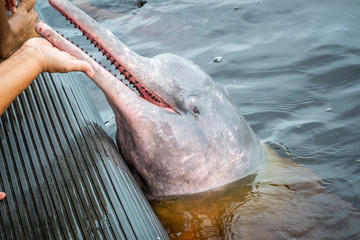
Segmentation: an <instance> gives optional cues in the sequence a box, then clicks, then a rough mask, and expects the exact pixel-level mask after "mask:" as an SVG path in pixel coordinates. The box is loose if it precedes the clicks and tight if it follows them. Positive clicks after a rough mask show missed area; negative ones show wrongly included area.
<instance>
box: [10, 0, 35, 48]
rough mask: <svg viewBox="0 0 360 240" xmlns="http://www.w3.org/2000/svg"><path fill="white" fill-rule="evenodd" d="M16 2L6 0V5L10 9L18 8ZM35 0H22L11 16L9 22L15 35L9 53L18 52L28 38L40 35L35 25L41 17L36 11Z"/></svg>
mask: <svg viewBox="0 0 360 240" xmlns="http://www.w3.org/2000/svg"><path fill="white" fill-rule="evenodd" d="M14 2H16V0H6V4H7V5H6V6H7V7H8V8H10V9H12V8H13V9H16V8H15V7H14V6H16V5H14ZM35 2H36V1H35V0H22V1H21V3H20V6H19V7H18V8H17V9H16V10H15V12H13V14H11V15H10V17H9V24H10V28H11V32H12V35H13V41H12V45H11V46H10V47H9V55H11V54H12V53H14V52H16V51H17V50H18V49H19V48H20V47H21V46H22V45H23V43H24V42H25V41H26V40H28V39H30V38H33V37H39V35H38V34H37V33H36V32H35V25H36V23H37V20H38V18H39V15H38V14H37V13H36V12H35V11H34V6H35ZM10 11H11V10H10Z"/></svg>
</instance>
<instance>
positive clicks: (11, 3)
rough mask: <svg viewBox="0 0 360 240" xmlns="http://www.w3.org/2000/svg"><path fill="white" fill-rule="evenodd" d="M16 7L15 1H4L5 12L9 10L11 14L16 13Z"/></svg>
mask: <svg viewBox="0 0 360 240" xmlns="http://www.w3.org/2000/svg"><path fill="white" fill-rule="evenodd" d="M17 5H18V2H17V0H5V7H6V9H7V10H9V11H10V12H11V13H15V12H16V7H17Z"/></svg>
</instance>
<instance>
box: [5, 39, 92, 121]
mask: <svg viewBox="0 0 360 240" xmlns="http://www.w3.org/2000/svg"><path fill="white" fill-rule="evenodd" d="M69 71H83V72H85V73H86V74H87V75H88V76H89V77H92V76H93V75H94V72H93V69H92V68H91V66H90V65H89V64H88V63H87V62H84V61H81V60H78V59H76V58H74V57H72V56H71V55H70V54H68V53H66V52H62V51H60V50H58V49H57V48H55V47H53V46H52V45H51V43H49V42H48V41H46V40H45V39H41V38H32V39H30V40H28V41H27V42H25V43H24V45H23V46H22V47H21V48H20V49H19V50H18V51H17V52H15V53H14V54H13V55H12V56H11V57H10V58H9V59H7V60H5V61H4V62H2V63H1V64H0V86H1V88H0V116H1V115H2V114H3V113H4V111H5V110H6V108H7V107H8V106H9V105H10V103H11V102H12V101H13V100H14V99H15V98H16V97H17V96H18V95H19V94H20V93H21V92H22V91H23V90H25V89H26V88H27V87H28V86H29V85H30V83H31V82H32V81H33V80H34V79H35V78H36V77H37V76H38V75H39V74H40V73H42V72H61V73H65V72H69Z"/></svg>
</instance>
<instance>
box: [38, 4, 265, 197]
mask: <svg viewBox="0 0 360 240" xmlns="http://www.w3.org/2000/svg"><path fill="white" fill-rule="evenodd" d="M50 3H51V4H52V5H53V6H54V7H55V8H56V9H57V10H58V11H60V12H61V13H63V14H65V15H67V17H68V18H70V19H71V21H73V22H74V23H75V25H80V27H81V29H82V30H83V31H85V32H87V33H89V34H90V35H91V36H92V37H95V38H96V39H97V41H98V43H99V44H100V45H102V46H103V47H104V48H106V51H107V52H108V53H111V59H116V60H117V61H118V62H120V63H121V65H123V66H124V67H125V68H126V69H127V71H129V72H130V73H131V74H132V75H133V76H134V77H135V78H136V79H138V80H139V81H140V82H141V83H142V84H144V85H145V86H146V87H147V88H149V89H150V90H151V91H152V92H154V93H156V94H157V96H159V97H160V98H161V99H162V100H163V102H166V103H167V106H165V107H160V106H157V105H155V104H153V103H151V102H149V101H147V100H145V99H143V98H140V97H138V96H137V95H136V94H134V93H133V92H131V90H129V89H128V88H127V87H126V86H125V85H123V84H122V83H121V82H120V81H119V80H118V79H116V78H114V77H113V76H112V75H111V74H109V73H108V72H107V71H106V70H104V69H103V68H102V67H101V66H100V65H98V64H97V63H96V62H94V61H93V60H92V59H91V58H89V57H88V56H87V55H86V54H84V53H83V52H81V51H80V50H79V49H77V48H76V47H75V46H73V45H72V44H70V43H68V42H66V40H64V39H61V37H59V36H58V35H56V33H54V32H52V31H51V29H50V28H49V27H48V26H46V25H45V24H43V23H40V24H38V26H37V31H38V32H39V34H41V35H42V36H44V37H46V38H47V39H48V40H49V41H51V42H52V43H53V44H54V45H55V46H57V47H58V48H60V49H62V50H65V51H67V52H69V53H70V54H72V55H74V56H75V57H77V58H79V59H83V60H86V61H88V62H89V63H90V64H91V65H92V66H93V68H94V71H95V76H94V78H93V79H92V80H93V81H94V82H95V83H96V84H97V85H98V86H99V87H100V88H101V89H102V90H103V92H104V93H105V95H106V97H107V99H108V101H109V103H110V105H111V107H112V109H113V111H114V113H115V116H116V123H117V134H116V139H117V143H118V146H119V149H120V151H121V153H122V155H123V156H124V159H125V161H126V162H127V164H128V165H129V167H130V169H132V170H133V172H134V174H135V175H138V176H141V177H139V178H137V179H138V180H139V179H142V180H141V181H142V183H141V185H142V186H143V189H144V191H145V193H146V194H147V195H148V196H149V197H160V196H168V195H178V194H191V193H196V192H201V191H206V190H209V189H211V188H215V187H218V186H221V185H224V184H227V183H230V182H233V181H235V180H237V179H239V178H241V177H244V176H246V175H247V174H249V173H250V172H252V171H253V170H254V169H255V168H256V167H257V166H258V165H259V164H260V163H261V162H262V160H263V155H264V150H263V146H262V144H261V142H260V141H259V139H258V138H257V137H256V135H255V134H254V133H253V131H252V129H251V128H250V126H249V125H248V124H247V123H246V121H245V119H244V118H243V116H242V115H241V114H240V112H239V110H238V108H237V106H236V105H235V104H234V103H233V101H232V100H231V98H230V96H229V94H228V93H227V91H226V90H225V89H224V88H223V87H221V86H220V85H219V84H218V83H216V82H215V81H214V80H213V79H212V78H211V77H210V76H209V75H208V74H206V73H205V72H204V71H202V70H201V69H200V68H199V67H198V66H197V65H195V64H194V63H193V62H191V61H189V60H186V59H183V58H181V57H179V56H176V55H172V54H161V55H158V56H155V57H153V58H145V57H142V56H139V55H138V54H136V53H135V52H133V51H131V50H130V49H129V48H128V47H127V46H126V45H124V44H123V43H122V42H121V41H120V40H118V39H117V38H116V37H115V36H114V35H113V34H112V33H110V32H109V31H107V30H104V28H102V27H101V26H100V25H99V24H98V23H96V22H95V21H94V20H92V19H91V18H90V17H89V16H88V15H86V14H85V13H83V12H82V11H81V10H79V9H78V8H76V7H75V6H73V5H71V4H70V3H67V2H66V1H60V0H57V1H50Z"/></svg>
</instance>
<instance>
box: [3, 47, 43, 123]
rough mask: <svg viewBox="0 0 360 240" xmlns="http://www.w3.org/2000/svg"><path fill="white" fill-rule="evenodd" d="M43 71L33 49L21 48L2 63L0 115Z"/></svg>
mask: <svg viewBox="0 0 360 240" xmlns="http://www.w3.org/2000/svg"><path fill="white" fill-rule="evenodd" d="M41 72H42V68H41V65H40V60H39V58H38V57H37V56H36V54H33V53H32V49H20V50H19V51H18V52H16V53H15V54H14V55H13V56H12V57H11V58H9V59H7V60H5V61H4V62H2V63H1V64H0V116H1V115H2V114H3V112H4V111H5V110H6V108H7V107H8V106H9V105H10V103H11V102H12V101H13V100H14V99H15V98H16V97H17V96H18V95H19V94H20V93H21V92H22V91H23V90H25V89H26V88H27V87H28V86H29V85H30V83H31V82H32V81H33V80H34V79H35V78H36V77H37V76H38V75H39V74H40V73H41Z"/></svg>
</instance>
